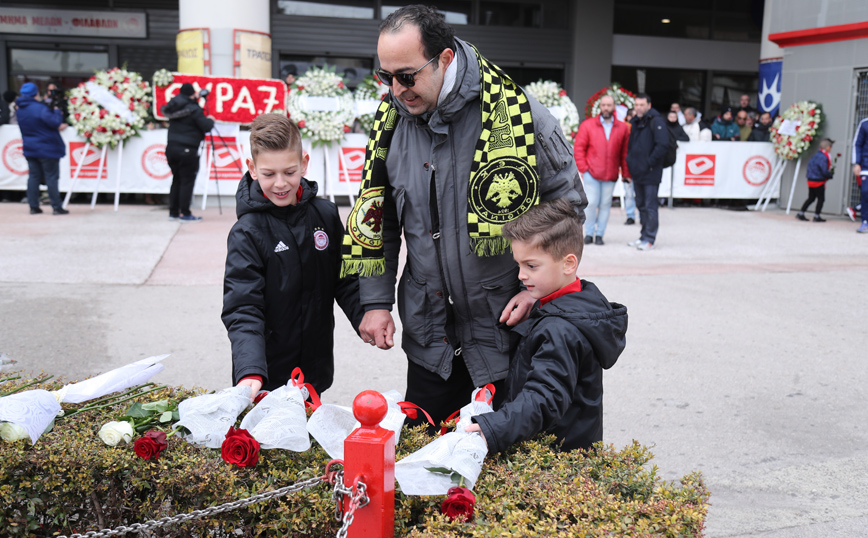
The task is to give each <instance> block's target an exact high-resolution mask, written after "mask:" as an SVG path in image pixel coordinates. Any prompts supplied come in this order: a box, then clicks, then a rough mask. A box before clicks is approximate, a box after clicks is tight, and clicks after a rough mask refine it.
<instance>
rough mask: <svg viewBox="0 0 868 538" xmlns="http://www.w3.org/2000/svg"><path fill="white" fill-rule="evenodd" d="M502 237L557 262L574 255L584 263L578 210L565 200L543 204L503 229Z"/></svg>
mask: <svg viewBox="0 0 868 538" xmlns="http://www.w3.org/2000/svg"><path fill="white" fill-rule="evenodd" d="M502 233H503V237H504V238H506V239H509V240H510V241H524V242H526V243H529V244H531V245H533V246H535V247H537V248H540V249H542V250H543V252H545V253H546V254H549V255H550V256H551V257H553V258H555V259H562V258H563V257H565V256H566V255H567V254H575V255H576V258H577V259H578V260H579V261H581V260H582V249H583V248H584V242H583V241H582V222H581V221H580V220H579V215H578V213H576V209H575V208H574V207H573V204H571V203H570V202H569V201H567V200H566V199H565V198H558V199H556V200H551V201H549V202H543V203H541V204H539V205H537V206H534V207H532V208H530V209H529V210H528V211H527V213H525V214H524V215H522V216H521V217H519V218H517V219H515V220H513V221H510V222H508V223H507V224H505V225H504V226H503V231H502Z"/></svg>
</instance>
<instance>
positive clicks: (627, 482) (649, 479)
mask: <svg viewBox="0 0 868 538" xmlns="http://www.w3.org/2000/svg"><path fill="white" fill-rule="evenodd" d="M27 381H28V380H19V381H15V382H7V383H6V384H4V385H3V387H2V388H3V390H9V389H10V388H15V386H16V385H15V383H19V386H20V385H23V384H24V383H26V382H27ZM61 386H62V383H61V382H60V381H54V382H49V383H46V384H44V385H37V386H36V387H32V388H43V389H46V390H56V389H58V388H60V387H61ZM197 394H201V391H195V390H192V391H191V390H186V389H179V388H166V389H164V390H160V391H156V392H152V393H150V394H147V395H146V396H144V397H142V399H141V400H142V402H141V403H145V402H148V401H157V400H162V399H166V398H168V399H170V400H174V401H176V402H177V401H181V400H183V399H186V398H189V397H191V396H194V395H197ZM130 403H131V402H126V403H122V404H119V405H117V406H114V407H109V408H105V409H99V410H96V411H92V412H87V413H82V414H78V415H75V416H73V417H70V418H69V419H64V418H60V419H58V420H57V422H56V425H55V427H54V429H53V430H52V431H50V432H49V433H46V434H44V435H43V436H42V437H41V438H40V439H39V441H38V442H37V443H36V445H34V446H31V445H30V442H29V441H28V440H24V441H17V442H14V443H7V442H0V535H2V536H15V537H19V536H20V537H25V536H26V537H30V536H51V535H59V534H65V535H68V534H72V533H74V532H80V533H84V532H86V531H89V530H99V529H102V528H114V527H117V526H119V525H130V524H132V523H136V522H145V521H147V520H150V519H159V518H161V517H164V516H170V515H175V514H179V513H186V512H189V511H192V510H197V509H203V508H207V507H209V506H213V505H217V504H222V503H224V502H228V501H234V500H238V499H243V498H246V497H249V496H251V495H254V494H257V493H261V492H263V491H268V490H273V489H277V488H280V487H284V486H287V485H290V484H292V483H295V482H297V481H300V480H305V479H308V478H311V477H315V476H320V475H322V474H323V472H324V469H325V465H326V463H327V462H328V460H329V457H328V455H327V454H326V453H325V451H324V450H322V449H321V448H320V447H319V446H318V445H317V444H316V442H315V441H314V442H313V447H312V448H311V449H310V450H308V451H306V452H304V453H300V454H299V453H295V452H289V451H284V450H264V451H262V453H261V456H260V459H259V463H258V464H257V465H256V466H255V467H251V468H243V469H242V468H237V467H234V466H230V465H228V464H226V463H225V462H224V461H223V460H222V459H221V457H220V451H219V450H217V449H203V448H198V447H195V446H193V445H190V444H188V443H187V442H185V441H184V440H183V439H179V438H177V437H171V438H170V439H169V446H168V449H167V450H166V451H165V452H163V454H162V455H161V457H160V459H158V460H156V461H146V460H143V459H141V458H139V457H138V456H136V454H135V452H134V451H133V445H132V443H129V444H123V443H122V444H120V445H118V446H116V447H109V446H106V445H105V444H104V443H103V442H102V441H101V440H100V439H99V437H97V432H98V431H99V429H100V427H101V426H102V425H103V424H105V423H106V422H109V421H111V420H117V418H118V417H120V416H122V415H123V413H124V412H125V411H126V410H127V409H128V408H129V405H130ZM82 405H84V404H81V405H74V406H72V405H70V406H68V405H64V410H65V411H66V412H69V411H71V410H74V409H76V408H78V407H81V406H82ZM430 441H431V437H429V436H428V434H427V433H425V431H424V428H423V427H421V426H420V427H418V428H413V429H407V430H405V431H404V432H403V433H402V435H401V443H400V445H399V446H398V447H397V451H396V452H397V457H398V459H400V458H401V457H403V456H406V455H408V454H410V453H411V452H413V451H415V450H418V449H419V448H421V447H422V446H424V445H425V444H427V443H428V442H430ZM553 442H554V438H553V437H546V436H540V437H537V438H535V439H532V440H529V441H527V442H524V443H520V444H518V445H516V446H514V447H512V448H511V449H510V450H508V451H506V452H505V453H503V454H500V455H497V456H495V457H489V458H488V459H487V460H486V464H485V467H484V468H483V471H482V474H481V475H480V478H479V480H478V482H477V483H476V487H475V491H474V493H475V494H476V497H477V499H476V510H475V515H476V517H475V520H474V521H473V522H471V523H460V522H452V521H449V520H448V519H447V518H446V517H445V516H443V515H442V514H441V513H440V504H441V503H442V502H443V499H444V497H408V496H405V495H403V494H402V493H401V492H400V491H396V502H395V535H396V536H410V537H435V536H436V537H444V536H447V537H488V536H513V535H521V536H558V537H560V536H563V537H574V536H588V537H596V536H630V537H637V536H639V537H642V536H672V537H676V536H677V537H682V536H701V535H702V531H703V528H704V522H705V517H706V513H707V509H708V497H709V494H708V491H707V490H706V488H705V486H704V484H703V481H702V476H701V474H700V473H699V472H695V473H693V474H690V475H687V476H685V477H684V478H682V479H681V481H680V484H675V483H669V482H666V481H664V480H662V479H660V478H659V477H658V476H657V472H656V467H653V466H649V465H648V463H649V461H650V460H651V458H652V457H653V456H652V454H651V452H650V451H649V450H648V449H647V448H645V447H643V446H641V445H640V444H638V443H637V442H635V441H634V442H633V444H632V445H629V446H627V447H625V448H623V449H622V450H616V449H615V448H614V447H613V446H610V445H603V444H599V445H598V446H596V447H594V449H593V450H591V451H589V452H587V453H585V452H582V451H575V452H560V451H558V450H557V449H556V448H555V447H553V444H552V443H553ZM331 495H332V489H331V486H328V485H327V484H323V485H318V486H314V487H312V488H310V489H307V490H303V491H301V492H298V493H294V494H290V495H287V496H285V497H282V498H279V499H272V500H270V501H266V502H262V503H257V504H253V505H250V506H248V507H245V508H242V509H238V510H233V511H230V512H226V513H222V514H218V515H215V516H214V517H212V518H210V519H200V520H193V521H190V522H187V523H184V524H183V525H175V526H173V527H167V528H162V529H159V530H157V531H155V532H154V533H153V534H152V536H180V535H183V536H233V537H235V536H292V537H309V536H328V535H334V534H335V533H336V532H337V530H338V529H339V528H340V522H338V521H335V519H334V509H335V506H334V503H333V502H332V500H331ZM360 510H364V508H361V509H360Z"/></svg>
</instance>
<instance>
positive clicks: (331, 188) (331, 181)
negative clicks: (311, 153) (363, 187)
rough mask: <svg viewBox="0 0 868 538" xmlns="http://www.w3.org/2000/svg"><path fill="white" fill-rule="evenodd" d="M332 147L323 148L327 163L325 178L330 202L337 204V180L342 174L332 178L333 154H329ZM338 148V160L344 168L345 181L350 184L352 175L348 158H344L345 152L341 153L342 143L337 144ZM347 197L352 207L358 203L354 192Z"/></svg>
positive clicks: (329, 145)
mask: <svg viewBox="0 0 868 538" xmlns="http://www.w3.org/2000/svg"><path fill="white" fill-rule="evenodd" d="M331 146H332V144H327V145H323V146H322V155H323V160H324V161H325V162H324V163H323V175H324V176H325V188H326V194H327V196H328V198H329V201H330V202H331V203H335V180H336V179H337V177H338V176H339V175H340V174H339V173H338V174H334V176H332V170H331V167H330V166H329V162H330V160H331V154H330V153H329V148H330V147H331ZM337 148H338V159H339V160H340V162H341V167H342V168H343V174H344V180H345V181H346V182H347V184H349V183H350V173H349V170H347V161H346V157H344V152H343V151H341V146H340V143H338V144H337ZM347 196H349V197H350V205H351V206H352V205H354V204H355V203H356V200H355V197H354V196H353V194H352V192H347Z"/></svg>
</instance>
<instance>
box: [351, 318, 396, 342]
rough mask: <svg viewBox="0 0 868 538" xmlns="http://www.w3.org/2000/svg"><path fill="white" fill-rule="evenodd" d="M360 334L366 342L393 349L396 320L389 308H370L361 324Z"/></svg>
mask: <svg viewBox="0 0 868 538" xmlns="http://www.w3.org/2000/svg"><path fill="white" fill-rule="evenodd" d="M359 336H361V337H362V340H363V341H364V342H365V343H366V344H371V345H372V346H377V347H378V348H380V349H391V347H392V346H394V345H395V341H394V339H393V337H394V336H395V322H394V320H392V313H391V312H389V311H388V310H369V311H367V312H365V317H363V318H362V323H361V324H359Z"/></svg>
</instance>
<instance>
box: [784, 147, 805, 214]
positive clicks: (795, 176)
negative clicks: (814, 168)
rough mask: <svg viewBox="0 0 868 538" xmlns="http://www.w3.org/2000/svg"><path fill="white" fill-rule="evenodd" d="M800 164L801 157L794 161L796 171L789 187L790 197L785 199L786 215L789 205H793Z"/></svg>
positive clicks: (788, 212)
mask: <svg viewBox="0 0 868 538" xmlns="http://www.w3.org/2000/svg"><path fill="white" fill-rule="evenodd" d="M801 166H802V159H801V158H800V159H799V160H797V161H796V173H795V174H793V184H792V186H791V187H790V198H789V200H787V215H789V214H790V207H791V206H792V205H793V194H794V193H795V192H796V180H798V179H799V167H801Z"/></svg>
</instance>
